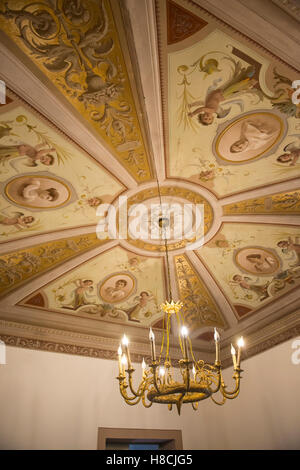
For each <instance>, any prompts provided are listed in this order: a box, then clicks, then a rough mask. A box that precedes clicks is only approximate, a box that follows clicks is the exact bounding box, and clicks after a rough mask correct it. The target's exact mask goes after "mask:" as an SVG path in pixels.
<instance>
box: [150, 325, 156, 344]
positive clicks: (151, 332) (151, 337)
mask: <svg viewBox="0 0 300 470" xmlns="http://www.w3.org/2000/svg"><path fill="white" fill-rule="evenodd" d="M149 339H150V341H154V339H155V336H154V333H153V331H152V328H150V331H149Z"/></svg>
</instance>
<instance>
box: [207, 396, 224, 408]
mask: <svg viewBox="0 0 300 470" xmlns="http://www.w3.org/2000/svg"><path fill="white" fill-rule="evenodd" d="M210 398H211V399H212V401H213V402H214V403H215V404H216V405H219V406H222V405H224V403H225V402H226V397H225V396H224V395H223V400H222V401H221V402H218V401H217V400H215V399H214V397H213V396H212V395H211V396H210Z"/></svg>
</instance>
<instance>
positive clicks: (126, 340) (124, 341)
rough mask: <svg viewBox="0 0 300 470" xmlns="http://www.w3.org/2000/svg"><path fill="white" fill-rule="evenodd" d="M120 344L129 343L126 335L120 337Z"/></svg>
mask: <svg viewBox="0 0 300 470" xmlns="http://www.w3.org/2000/svg"><path fill="white" fill-rule="evenodd" d="M122 344H124V346H128V344H129V341H128V338H127V336H126V335H124V336H123V338H122Z"/></svg>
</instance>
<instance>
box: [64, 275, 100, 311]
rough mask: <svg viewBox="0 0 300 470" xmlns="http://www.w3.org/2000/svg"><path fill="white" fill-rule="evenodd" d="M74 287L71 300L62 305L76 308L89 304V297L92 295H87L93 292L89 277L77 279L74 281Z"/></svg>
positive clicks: (72, 308)
mask: <svg viewBox="0 0 300 470" xmlns="http://www.w3.org/2000/svg"><path fill="white" fill-rule="evenodd" d="M74 283H75V286H76V288H75V289H74V290H73V291H72V293H71V299H72V300H71V302H70V303H69V304H66V305H62V307H63V308H68V309H70V310H77V309H78V308H79V307H82V306H83V305H88V304H91V303H92V302H90V298H91V297H94V296H91V295H89V293H90V292H93V289H94V288H93V284H94V283H93V281H92V280H91V279H77V280H76V281H75V282H74Z"/></svg>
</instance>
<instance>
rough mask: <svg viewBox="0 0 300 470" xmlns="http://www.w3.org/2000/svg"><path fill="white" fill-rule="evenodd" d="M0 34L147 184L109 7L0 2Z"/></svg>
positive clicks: (102, 4) (132, 103) (143, 154)
mask: <svg viewBox="0 0 300 470" xmlns="http://www.w3.org/2000/svg"><path fill="white" fill-rule="evenodd" d="M114 4H115V2H112V5H114ZM0 28H1V30H2V31H4V32H5V33H6V34H7V36H9V37H10V38H11V39H12V40H13V41H14V42H15V43H16V44H17V46H18V47H20V49H21V50H22V51H23V52H24V54H26V55H27V56H28V57H29V58H30V60H32V61H33V63H34V64H35V65H36V66H37V67H38V68H39V69H40V70H41V71H42V72H43V74H45V76H46V77H47V78H48V79H49V80H50V81H51V82H52V83H53V84H54V85H55V87H57V89H58V90H59V92H60V93H61V94H62V97H63V98H65V99H67V100H68V101H69V102H70V103H71V104H72V106H73V107H74V111H75V112H78V113H80V114H81V115H82V116H83V118H84V119H85V120H86V122H87V123H88V125H91V126H92V127H93V128H94V129H95V131H96V132H97V133H98V134H99V137H101V139H102V140H103V141H104V142H105V143H106V145H107V146H108V147H109V148H110V150H111V151H112V153H113V154H114V155H115V156H116V157H117V158H118V159H120V161H121V162H122V164H123V165H124V166H125V167H126V169H127V170H128V171H129V172H130V173H131V174H132V175H133V176H134V177H135V178H136V180H137V181H139V182H142V181H147V180H149V179H151V178H152V171H151V164H150V161H149V160H148V157H149V156H148V155H147V151H146V148H145V143H144V138H143V135H142V130H141V127H140V123H139V119H138V114H137V109H136V104H135V101H134V97H133V93H132V89H131V87H132V85H131V83H130V80H129V75H128V73H129V72H128V70H127V67H126V63H125V60H126V58H125V57H124V50H122V48H121V45H120V38H119V32H118V27H117V25H116V20H115V18H114V15H113V12H112V6H111V4H110V2H108V1H107V0H103V1H101V2H94V1H92V0H90V1H87V2H73V1H71V2H70V1H67V0H62V1H58V2H52V1H51V0H43V1H42V2H39V3H32V2H31V1H30V0H27V1H26V0H24V1H21V2H15V1H9V2H1V9H0Z"/></svg>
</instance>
